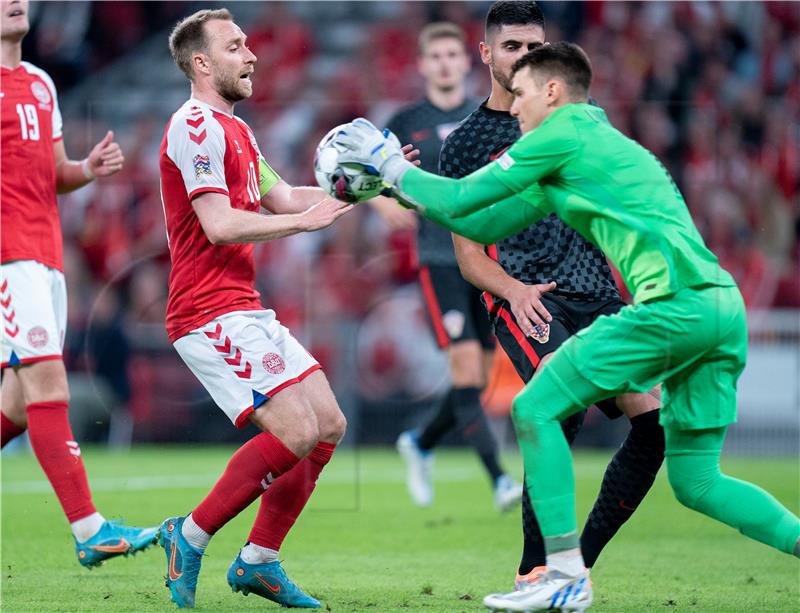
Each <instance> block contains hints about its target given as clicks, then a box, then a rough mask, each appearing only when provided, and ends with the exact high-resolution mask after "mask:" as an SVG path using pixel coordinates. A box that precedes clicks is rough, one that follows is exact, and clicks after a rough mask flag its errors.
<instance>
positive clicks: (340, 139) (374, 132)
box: [336, 117, 414, 187]
mask: <svg viewBox="0 0 800 613" xmlns="http://www.w3.org/2000/svg"><path fill="white" fill-rule="evenodd" d="M336 142H337V143H338V144H339V145H341V146H342V147H344V148H345V149H346V151H344V152H342V153H340V154H339V163H340V164H348V163H349V164H361V165H363V166H364V167H365V168H366V169H367V170H368V172H371V173H374V174H376V175H380V176H381V178H382V179H383V181H384V182H385V183H386V184H387V185H389V186H391V187H396V186H397V185H398V184H399V182H400V178H401V177H402V176H403V174H405V172H406V171H407V170H408V169H409V168H413V167H414V164H413V163H411V162H409V161H408V160H406V158H405V155H404V152H403V149H402V147H401V146H400V141H399V140H397V137H396V136H395V135H394V134H392V132H390V131H389V130H384V131H383V132H381V131H380V130H378V128H376V127H375V126H374V125H372V123H370V122H369V121H367V120H366V119H364V118H362V117H359V118H358V119H355V120H353V121H351V122H350V123H349V124H348V125H347V127H346V128H345V129H344V130H342V131H340V132H339V134H337V135H336Z"/></svg>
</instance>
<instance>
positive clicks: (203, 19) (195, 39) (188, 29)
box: [169, 9, 233, 81]
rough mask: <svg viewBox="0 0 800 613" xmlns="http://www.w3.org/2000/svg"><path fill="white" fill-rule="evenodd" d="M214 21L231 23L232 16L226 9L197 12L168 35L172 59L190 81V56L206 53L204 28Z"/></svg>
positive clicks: (206, 43)
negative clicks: (220, 20) (219, 20)
mask: <svg viewBox="0 0 800 613" xmlns="http://www.w3.org/2000/svg"><path fill="white" fill-rule="evenodd" d="M214 19H222V20H224V21H233V15H231V13H230V11H228V9H215V10H210V9H204V10H202V11H197V12H196V13H194V14H192V15H189V16H188V17H186V18H184V19H182V20H181V21H179V22H178V23H177V24H175V27H174V28H173V29H172V33H171V34H170V35H169V51H170V53H171V54H172V59H174V60H175V63H176V64H177V65H178V68H180V69H181V70H182V71H183V74H185V75H186V76H187V77H189V80H190V81H192V80H194V73H193V72H192V55H194V54H195V53H197V52H198V51H200V52H201V53H206V52H207V51H208V40H206V33H205V29H204V26H205V24H206V23H207V22H209V21H212V20H214Z"/></svg>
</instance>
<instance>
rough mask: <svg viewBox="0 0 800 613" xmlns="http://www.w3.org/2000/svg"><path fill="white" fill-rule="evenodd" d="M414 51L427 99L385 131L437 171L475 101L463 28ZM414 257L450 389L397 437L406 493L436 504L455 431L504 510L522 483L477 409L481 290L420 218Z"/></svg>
mask: <svg viewBox="0 0 800 613" xmlns="http://www.w3.org/2000/svg"><path fill="white" fill-rule="evenodd" d="M418 48H419V49H418V52H419V58H418V67H419V71H420V74H422V76H423V77H424V78H425V97H424V98H423V99H422V100H420V101H419V102H417V103H415V104H412V105H410V106H407V107H405V108H402V109H400V110H399V111H398V112H397V113H396V114H395V115H394V116H393V117H392V118H391V119H390V120H389V123H388V128H389V129H390V130H391V131H392V132H394V133H395V135H397V137H398V138H399V139H400V142H403V143H411V144H412V145H414V147H416V148H417V149H419V151H420V152H421V153H420V158H419V159H420V162H421V168H423V169H425V170H427V171H429V172H436V169H437V166H438V161H439V151H440V150H441V148H442V143H443V142H444V139H445V138H447V135H448V134H449V133H450V132H451V131H452V130H453V129H455V127H456V126H457V125H458V122H460V121H461V120H462V119H464V117H466V116H467V115H468V114H469V113H470V111H472V110H473V109H474V108H475V107H476V106H477V104H478V102H477V101H476V100H473V99H470V98H468V97H467V96H466V92H465V85H466V84H465V80H466V77H467V74H468V73H469V69H470V61H469V55H468V54H467V51H466V49H465V48H464V32H463V31H462V30H461V28H459V27H458V26H457V25H455V24H453V23H446V22H440V23H432V24H429V25H427V26H425V27H424V28H423V29H422V31H421V32H420V34H419V43H418ZM371 202H373V203H375V204H376V206H379V207H380V208H379V210H381V211H383V212H385V213H387V217H391V215H394V216H397V215H398V213H399V214H406V215H411V216H413V217H416V216H415V215H414V213H412V212H411V211H408V210H407V209H404V208H402V207H401V206H399V205H398V204H397V202H396V201H395V200H393V199H389V198H381V199H378V198H376V199H375V200H373V201H371ZM417 256H418V262H419V266H420V270H419V280H420V285H421V286H422V293H423V297H424V299H425V306H426V307H427V311H428V317H429V321H430V323H431V326H432V328H433V331H434V335H435V337H436V340H437V342H438V344H439V347H441V348H442V349H444V350H446V351H447V357H448V362H449V366H450V379H451V381H452V387H451V388H450V389H449V390H448V391H447V394H446V395H445V396H444V398H442V400H441V402H440V403H439V405H438V406H437V407H436V410H435V411H434V414H433V415H432V416H431V417H430V418H429V419H428V420H427V421H426V422H425V424H423V425H422V426H421V427H420V428H419V429H418V430H409V431H407V432H403V433H402V434H401V435H400V437H399V438H398V439H397V449H398V451H399V452H400V454H401V456H402V457H403V458H404V459H405V461H406V464H407V474H406V484H407V487H408V491H409V494H411V498H412V500H413V501H414V502H415V503H416V504H417V505H419V506H423V507H424V506H428V505H430V504H431V503H432V502H433V483H432V475H431V471H432V464H433V450H434V448H435V447H436V445H437V443H438V442H439V441H440V440H441V439H442V437H444V436H445V435H446V434H447V433H448V432H451V431H457V432H458V433H459V434H460V435H461V438H462V440H463V441H464V442H465V443H466V444H468V445H470V446H471V447H472V448H473V449H475V452H476V453H477V455H478V457H479V458H480V460H481V462H482V464H483V466H484V468H485V469H486V472H487V474H488V475H489V479H490V480H491V484H492V490H493V494H494V503H495V506H496V507H497V508H498V509H499V510H501V511H506V510H508V509H511V508H513V507H514V506H515V505H517V504H519V501H520V498H521V497H522V485H521V484H519V483H516V482H515V481H514V480H513V479H512V478H511V477H510V476H508V475H507V474H506V473H505V471H504V470H503V469H502V467H501V466H500V458H499V454H498V449H497V442H496V441H495V439H494V436H493V435H492V432H491V430H490V429H489V424H488V423H487V421H486V415H485V414H484V412H483V407H482V406H481V390H482V389H483V388H484V387H486V382H487V379H488V375H487V371H488V365H489V364H490V363H491V360H492V357H493V354H494V336H493V335H492V331H491V329H490V326H489V319H488V317H487V316H486V310H485V309H484V308H483V305H482V304H481V297H480V292H479V291H478V290H477V289H475V288H474V287H473V286H472V285H470V284H469V283H467V282H466V281H465V280H464V278H463V277H462V276H461V272H460V271H459V270H458V262H457V261H456V256H455V252H454V251H453V239H452V238H451V235H450V232H448V231H447V229H445V228H442V227H441V226H438V225H436V224H435V223H433V222H431V221H428V220H427V219H425V218H422V219H420V220H419V224H418V230H417Z"/></svg>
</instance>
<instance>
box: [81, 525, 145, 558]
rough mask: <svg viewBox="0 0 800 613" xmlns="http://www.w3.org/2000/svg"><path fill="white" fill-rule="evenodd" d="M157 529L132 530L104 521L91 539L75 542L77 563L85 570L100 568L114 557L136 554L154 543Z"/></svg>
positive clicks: (128, 527)
mask: <svg viewBox="0 0 800 613" xmlns="http://www.w3.org/2000/svg"><path fill="white" fill-rule="evenodd" d="M157 536H158V528H134V527H132V526H123V525H122V524H121V523H119V522H114V521H106V522H103V525H102V526H100V530H98V531H97V534H95V535H94V536H93V537H92V538H90V539H89V540H87V541H84V542H83V543H79V542H78V541H77V540H76V541H75V552H76V553H77V554H78V562H80V563H81V565H82V566H85V567H86V568H89V569H91V568H94V567H95V566H100V565H101V564H102V563H103V562H104V561H105V560H108V559H109V558H114V557H116V556H127V555H128V554H136V552H138V551H142V550H143V549H147V548H148V547H150V545H152V544H154V543H155V542H156V537H157Z"/></svg>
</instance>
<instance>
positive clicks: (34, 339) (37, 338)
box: [28, 326, 49, 349]
mask: <svg viewBox="0 0 800 613" xmlns="http://www.w3.org/2000/svg"><path fill="white" fill-rule="evenodd" d="M48 339H49V336H48V335H47V330H45V329H44V328H42V326H36V327H35V328H31V329H30V330H29V331H28V344H29V345H30V346H31V347H33V348H34V349H41V348H42V347H44V346H45V345H46V344H47V340H48Z"/></svg>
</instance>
